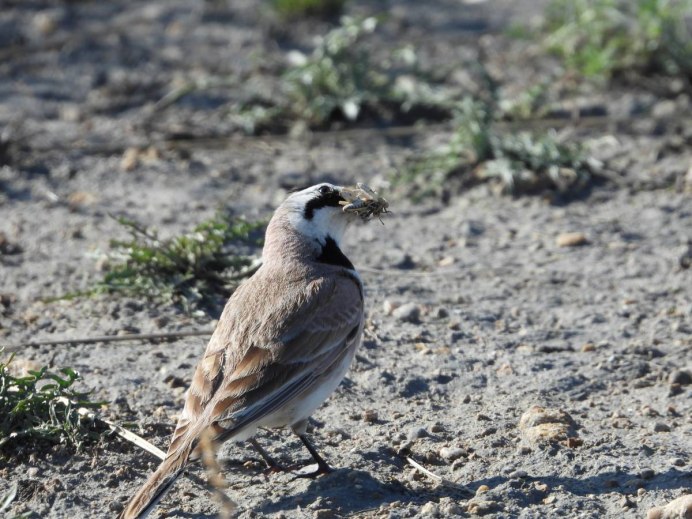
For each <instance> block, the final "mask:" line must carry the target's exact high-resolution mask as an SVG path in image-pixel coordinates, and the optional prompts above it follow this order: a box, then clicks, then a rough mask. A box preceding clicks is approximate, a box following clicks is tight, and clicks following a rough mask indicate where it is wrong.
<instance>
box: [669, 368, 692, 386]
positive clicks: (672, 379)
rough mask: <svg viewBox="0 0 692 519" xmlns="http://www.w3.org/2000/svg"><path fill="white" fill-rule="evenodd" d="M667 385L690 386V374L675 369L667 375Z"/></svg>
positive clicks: (691, 377) (691, 375)
mask: <svg viewBox="0 0 692 519" xmlns="http://www.w3.org/2000/svg"><path fill="white" fill-rule="evenodd" d="M668 383H669V384H680V385H681V386H687V385H688V384H692V373H691V372H690V371H687V370H682V369H676V370H674V371H672V372H671V374H670V375H668Z"/></svg>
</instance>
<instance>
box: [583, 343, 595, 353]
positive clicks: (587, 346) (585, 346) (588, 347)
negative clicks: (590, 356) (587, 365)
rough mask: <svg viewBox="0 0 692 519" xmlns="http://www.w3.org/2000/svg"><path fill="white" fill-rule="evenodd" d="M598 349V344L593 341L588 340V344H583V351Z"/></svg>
mask: <svg viewBox="0 0 692 519" xmlns="http://www.w3.org/2000/svg"><path fill="white" fill-rule="evenodd" d="M595 349H596V346H595V345H594V343H593V342H587V343H586V344H582V347H581V351H582V352H584V353H586V352H588V351H594V350H595Z"/></svg>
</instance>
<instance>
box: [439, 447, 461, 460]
mask: <svg viewBox="0 0 692 519" xmlns="http://www.w3.org/2000/svg"><path fill="white" fill-rule="evenodd" d="M463 455H464V450H463V449H460V448H458V447H442V448H441V449H440V458H442V459H443V460H447V461H454V460H456V459H459V458H461V457H462V456H463Z"/></svg>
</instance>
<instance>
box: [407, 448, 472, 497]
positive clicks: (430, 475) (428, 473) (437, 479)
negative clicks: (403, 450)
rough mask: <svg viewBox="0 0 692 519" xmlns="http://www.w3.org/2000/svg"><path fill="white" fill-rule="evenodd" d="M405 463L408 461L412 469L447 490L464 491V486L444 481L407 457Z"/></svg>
mask: <svg viewBox="0 0 692 519" xmlns="http://www.w3.org/2000/svg"><path fill="white" fill-rule="evenodd" d="M406 461H408V462H409V463H410V464H411V465H412V466H413V468H415V469H416V470H417V471H419V472H420V473H421V474H425V475H426V476H428V477H429V478H430V479H432V480H433V481H436V482H438V483H439V484H440V485H443V486H445V487H448V488H453V489H455V490H466V488H465V487H464V486H462V485H459V484H457V483H454V482H453V481H450V480H448V479H445V478H443V477H441V476H438V475H437V474H435V473H433V472H430V471H429V470H428V469H426V468H425V467H424V466H423V465H421V464H420V463H418V462H417V461H415V460H413V459H411V458H410V457H409V456H406Z"/></svg>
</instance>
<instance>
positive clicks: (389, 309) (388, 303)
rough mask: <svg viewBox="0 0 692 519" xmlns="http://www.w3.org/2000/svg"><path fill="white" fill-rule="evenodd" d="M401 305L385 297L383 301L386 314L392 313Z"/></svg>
mask: <svg viewBox="0 0 692 519" xmlns="http://www.w3.org/2000/svg"><path fill="white" fill-rule="evenodd" d="M398 306H399V305H398V304H396V303H393V302H392V301H390V300H389V299H385V300H384V303H382V310H383V311H384V313H385V315H392V312H393V311H394V310H395V309H396V308H397V307H398Z"/></svg>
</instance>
